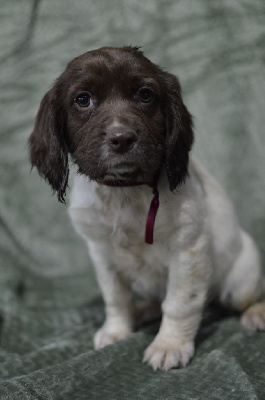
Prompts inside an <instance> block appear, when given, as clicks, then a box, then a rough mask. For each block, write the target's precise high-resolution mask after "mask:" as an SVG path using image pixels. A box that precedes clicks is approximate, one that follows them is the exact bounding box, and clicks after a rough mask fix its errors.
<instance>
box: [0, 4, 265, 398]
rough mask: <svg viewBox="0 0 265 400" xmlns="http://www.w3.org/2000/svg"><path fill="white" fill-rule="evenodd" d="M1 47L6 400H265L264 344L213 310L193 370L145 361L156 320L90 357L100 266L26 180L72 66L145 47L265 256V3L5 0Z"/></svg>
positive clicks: (59, 209)
mask: <svg viewBox="0 0 265 400" xmlns="http://www.w3.org/2000/svg"><path fill="white" fill-rule="evenodd" d="M0 37H1V47H0V65H1V69H0V74H1V78H0V79H1V81H0V89H1V90H0V97H1V108H0V111H1V119H0V121H1V127H0V253H1V254H0V399H1V400H11V399H12V400H14V399H15V400H17V399H19V400H20V399H23V400H26V399H27V400H43V399H45V400H46V399H53V400H59V399H63V400H75V399H76V400H81V399H89V400H94V399H101V400H104V399H108V400H112V399H113V400H118V399H121V400H127V399H137V400H141V399H145V400H147V399H150V400H157V399H161V400H171V399H172V400H173V399H190V400H197V399H220V400H224V399H229V400H233V399H240V400H244V399H253V400H254V399H260V400H261V399H264V398H265V385H264V383H265V382H264V381H265V334H262V333H249V332H247V331H245V330H244V329H243V328H242V327H241V325H240V323H239V319H238V316H237V315H234V314H231V313H229V312H227V311H226V310H223V309H221V308H218V307H211V308H208V309H207V310H206V311H205V314H204V319H203V323H202V326H201V328H200V331H199V334H198V337H197V347H196V354H195V357H194V359H193V360H192V362H191V364H190V365H189V366H188V367H187V368H184V369H175V370H171V371H169V372H166V373H165V372H160V371H157V372H153V371H152V370H151V369H150V368H149V367H148V366H147V365H144V364H142V362H141V361H142V356H143V351H144V349H145V348H146V346H147V345H148V344H149V343H150V342H151V340H152V338H153V337H154V335H155V333H156V332H157V330H158V326H159V324H158V323H155V324H151V325H149V326H146V327H143V328H141V329H140V330H139V331H138V332H135V333H134V334H133V335H131V336H130V337H129V338H128V339H127V340H125V341H122V342H119V343H117V344H115V345H112V346H108V347H106V348H104V349H102V350H100V351H94V350H93V345H92V338H93V334H94V332H95V330H96V329H97V328H98V327H99V326H100V325H101V323H102V322H103V320H104V307H103V302H102V300H101V295H100V292H99V289H98V287H97V284H96V282H95V278H94V272H93V268H92V265H91V262H90V261H89V258H88V256H87V251H86V247H85V244H84V243H83V242H82V240H80V239H79V238H78V237H77V235H76V234H75V232H74V230H73V228H72V227H71V225H70V222H69V219H68V217H67V208H66V207H65V206H63V205H62V204H59V203H58V202H57V199H56V197H55V196H54V197H53V196H52V195H51V191H50V189H49V187H48V186H47V185H46V184H45V183H44V182H43V181H42V180H41V179H40V178H39V176H38V174H37V172H36V171H35V170H34V171H32V173H30V166H29V162H28V155H27V145H26V143H27V138H28V137H29V135H30V133H31V130H32V127H33V123H34V117H35V115H36V112H37V109H38V105H39V103H40V100H41V98H42V96H43V95H44V93H45V92H46V91H47V90H48V89H49V87H51V85H52V82H53V80H54V79H55V78H56V77H57V76H58V75H59V73H60V72H61V71H62V70H63V69H64V67H65V65H66V63H67V62H68V61H69V60H70V59H71V58H73V57H74V56H76V55H79V54H81V53H83V52H85V51H87V50H90V49H94V48H98V47H102V46H106V45H115V46H122V45H128V44H132V45H138V46H143V50H144V52H145V54H146V55H147V56H148V57H149V58H151V59H152V61H154V62H156V63H158V64H159V65H161V66H163V67H165V68H166V69H168V70H169V71H170V72H173V73H176V74H177V75H178V76H179V78H180V81H181V82H182V86H183V94H184V99H185V102H186V103H187V105H188V107H189V109H190V111H191V113H192V114H193V115H194V123H195V135H196V143H195V147H194V153H195V154H196V156H197V157H198V158H199V159H200V160H201V161H203V163H204V165H205V166H206V167H207V168H208V169H209V170H210V171H211V172H212V173H213V174H214V175H215V176H216V178H217V179H218V180H219V182H220V183H221V184H222V185H223V186H224V187H225V188H226V190H227V191H228V192H229V195H230V197H231V198H232V199H233V201H234V203H235V206H236V209H237V213H238V216H239V219H240V221H241V223H242V225H243V226H244V228H245V229H247V230H248V231H249V232H251V234H252V235H253V236H254V237H255V239H256V241H257V243H258V245H259V247H260V250H261V252H262V256H263V260H264V258H265V241H264V235H265V218H264V209H265V156H264V151H265V138H264V129H265V128H264V127H265V112H264V110H265V70H264V64H265V2H264V0H249V1H247V0H220V1H211V0H178V1H177V0H94V1H92V0H78V1H73V0H50V1H49V0H42V1H41V0H35V1H33V0H32V1H30V0H12V1H11V0H10V1H9V0H0ZM73 174H74V170H72V172H71V176H72V177H73Z"/></svg>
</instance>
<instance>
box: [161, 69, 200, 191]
mask: <svg viewBox="0 0 265 400" xmlns="http://www.w3.org/2000/svg"><path fill="white" fill-rule="evenodd" d="M163 80H164V83H165V90H166V105H165V107H166V109H165V114H166V131H167V132H166V169H167V176H168V181H169V187H170V190H174V189H175V188H176V187H177V186H178V185H180V184H181V183H184V182H185V178H186V176H187V175H188V163H189V151H190V149H191V146H192V143H193V130H192V117H191V115H190V113H189V111H188V110H187V108H186V106H185V105H184V103H183V101H182V97H181V88H180V84H179V82H178V79H177V78H176V77H175V76H174V75H171V74H169V73H167V72H163Z"/></svg>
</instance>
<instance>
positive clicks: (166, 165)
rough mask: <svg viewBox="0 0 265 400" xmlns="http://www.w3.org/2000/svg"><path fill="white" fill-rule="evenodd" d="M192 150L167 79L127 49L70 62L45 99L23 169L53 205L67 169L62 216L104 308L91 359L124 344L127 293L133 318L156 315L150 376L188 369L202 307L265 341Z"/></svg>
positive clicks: (243, 246) (251, 268)
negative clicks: (139, 306)
mask: <svg viewBox="0 0 265 400" xmlns="http://www.w3.org/2000/svg"><path fill="white" fill-rule="evenodd" d="M192 143H193V131H192V120H191V116H190V114H189V112H188V110H187V108H186V107H185V105H184V103H183V101H182V97H181V89H180V85H179V82H178V80H177V78H176V77H175V76H173V75H171V74H169V73H167V72H165V71H163V70H162V69H160V68H159V67H158V66H156V65H155V64H153V63H152V62H151V61H149V60H148V59H147V58H146V57H144V55H143V53H142V52H141V51H140V50H139V49H138V48H134V47H123V48H101V49H99V50H95V51H90V52H87V53H85V54H83V55H81V56H79V57H77V58H75V59H74V60H72V61H71V62H70V63H69V64H68V66H67V68H66V70H65V71H64V72H63V73H62V75H61V76H60V77H59V78H58V80H57V81H56V83H55V85H54V86H53V88H52V89H51V90H50V91H49V92H48V93H46V95H45V96H44V98H43V100H42V102H41V105H40V108H39V111H38V114H37V117H36V122H35V127H34V130H33V133H32V134H31V136H30V139H29V149H30V159H31V163H32V165H33V166H36V167H37V169H38V171H39V173H40V175H41V176H42V177H44V178H45V179H46V180H47V181H48V182H49V184H50V186H51V187H52V189H53V190H54V191H55V192H57V194H58V199H59V200H60V201H61V202H64V196H65V191H66V187H67V181H68V155H70V156H71V159H72V160H73V162H74V163H75V164H76V165H77V167H78V174H77V175H76V177H75V180H74V186H73V190H72V193H71V200H70V209H69V214H70V217H71V219H72V222H73V225H74V227H75V229H76V230H77V232H78V233H79V234H80V235H81V236H82V237H83V238H84V239H85V241H86V243H87V246H88V249H89V253H90V256H91V259H92V261H93V263H94V266H95V270H96V276H97V279H98V283H99V285H100V288H101V290H102V295H103V298H104V301H105V305H106V320H105V323H104V325H103V326H102V327H101V328H100V329H99V330H98V331H97V333H96V334H95V337H94V345H95V348H96V349H99V348H102V347H104V346H106V345H109V344H111V343H114V342H115V341H117V340H121V339H124V338H126V337H127V336H128V335H130V334H131V333H132V331H133V329H134V327H135V323H137V321H135V316H136V315H137V310H136V306H135V301H134V294H135V293H137V294H138V295H139V296H140V297H141V298H142V299H143V300H145V302H146V304H147V305H148V304H149V311H148V309H147V310H145V316H144V318H147V319H148V318H149V317H152V316H153V313H154V312H156V310H158V309H159V308H161V311H162V322H161V326H160V329H159V332H158V334H157V335H156V337H155V338H154V340H153V342H152V343H151V344H150V346H149V347H148V348H147V349H146V351H145V354H144V362H147V363H148V364H149V365H150V366H151V367H152V368H153V369H154V370H156V369H161V370H165V371H166V370H169V369H170V368H174V367H180V366H186V365H187V364H188V363H189V361H190V359H191V358H192V356H193V354H194V338H195V336H196V333H197V331H198V327H199V324H200V321H201V317H202V311H203V308H204V306H205V304H206V302H207V301H208V300H209V299H212V298H215V299H218V300H219V301H220V302H221V303H222V304H224V305H227V306H230V307H232V308H233V309H235V310H239V311H242V312H243V315H242V317H241V321H242V323H243V325H244V326H246V327H247V328H249V329H252V330H265V303H264V302H263V301H264V280H263V278H262V277H261V263H260V257H259V253H258V251H257V249H256V246H255V244H254V242H253V240H252V239H251V238H250V237H249V235H248V234H247V233H246V232H244V231H243V230H242V229H241V228H240V226H239V224H238V222H237V219H236V216H235V214H234V211H233V207H232V205H231V203H230V201H229V200H228V198H227V197H226V194H225V193H224V191H223V190H222V188H221V187H220V186H219V185H218V184H217V183H216V182H215V180H214V179H213V178H212V177H211V175H210V174H209V173H208V172H206V171H205V170H204V169H203V167H202V166H201V165H200V164H199V163H198V162H197V161H196V160H195V159H193V158H191V157H189V152H190V149H191V146H192ZM159 201H160V207H159V208H158V206H159ZM156 213H157V215H156ZM155 215H156V221H155ZM152 242H153V244H152ZM142 311H144V310H142ZM148 312H149V314H148ZM142 316H143V313H142Z"/></svg>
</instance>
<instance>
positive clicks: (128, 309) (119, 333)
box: [88, 242, 133, 349]
mask: <svg viewBox="0 0 265 400" xmlns="http://www.w3.org/2000/svg"><path fill="white" fill-rule="evenodd" d="M88 247H89V250H90V255H91V258H92V261H93V263H94V266H95V270H96V276H97V280H98V283H99V286H100V288H101V291H102V296H103V299H104V301H105V312H106V319H105V322H104V324H103V326H102V327H101V328H100V329H99V330H98V331H97V332H96V334H95V336H94V347H95V349H100V348H102V347H105V346H107V345H109V344H112V343H114V342H116V341H118V340H121V339H125V338H126V337H127V336H128V335H129V334H130V333H131V332H132V328H133V302H132V293H131V291H130V288H129V286H128V285H127V284H126V283H125V282H124V280H123V279H122V277H121V276H120V275H119V273H118V272H117V271H116V270H115V267H114V266H113V265H111V263H110V261H109V259H110V254H111V252H110V251H109V250H108V249H107V248H106V247H105V246H104V245H100V244H96V243H91V242H90V243H88Z"/></svg>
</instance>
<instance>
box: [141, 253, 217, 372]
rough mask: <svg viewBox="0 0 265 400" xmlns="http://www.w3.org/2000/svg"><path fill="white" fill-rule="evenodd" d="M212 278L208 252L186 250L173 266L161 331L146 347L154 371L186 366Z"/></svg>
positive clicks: (172, 263) (171, 265)
mask: <svg viewBox="0 0 265 400" xmlns="http://www.w3.org/2000/svg"><path fill="white" fill-rule="evenodd" d="M208 280H209V263H208V262H207V258H206V257H205V255H204V251H202V252H200V251H199V252H198V249H190V250H188V251H182V252H181V253H180V254H179V256H178V257H177V259H175V260H172V262H171V264H170V266H169V275H168V284H167V294H166V297H165V300H164V301H163V304H162V310H163V317H162V322H161V326H160V329H159V332H158V334H157V336H156V337H155V339H154V340H153V342H152V343H151V345H150V346H149V347H148V348H147V349H146V351H145V355H144V360H143V361H144V362H147V363H148V364H149V365H150V366H151V367H152V368H153V369H154V370H157V369H162V370H164V371H167V370H169V369H171V368H175V367H180V366H186V365H187V364H188V363H189V361H190V359H191V357H192V356H193V354H194V338H195V335H196V333H197V330H198V327H199V324H200V321H201V315H202V310H203V306H204V304H205V299H206V293H207V287H208Z"/></svg>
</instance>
